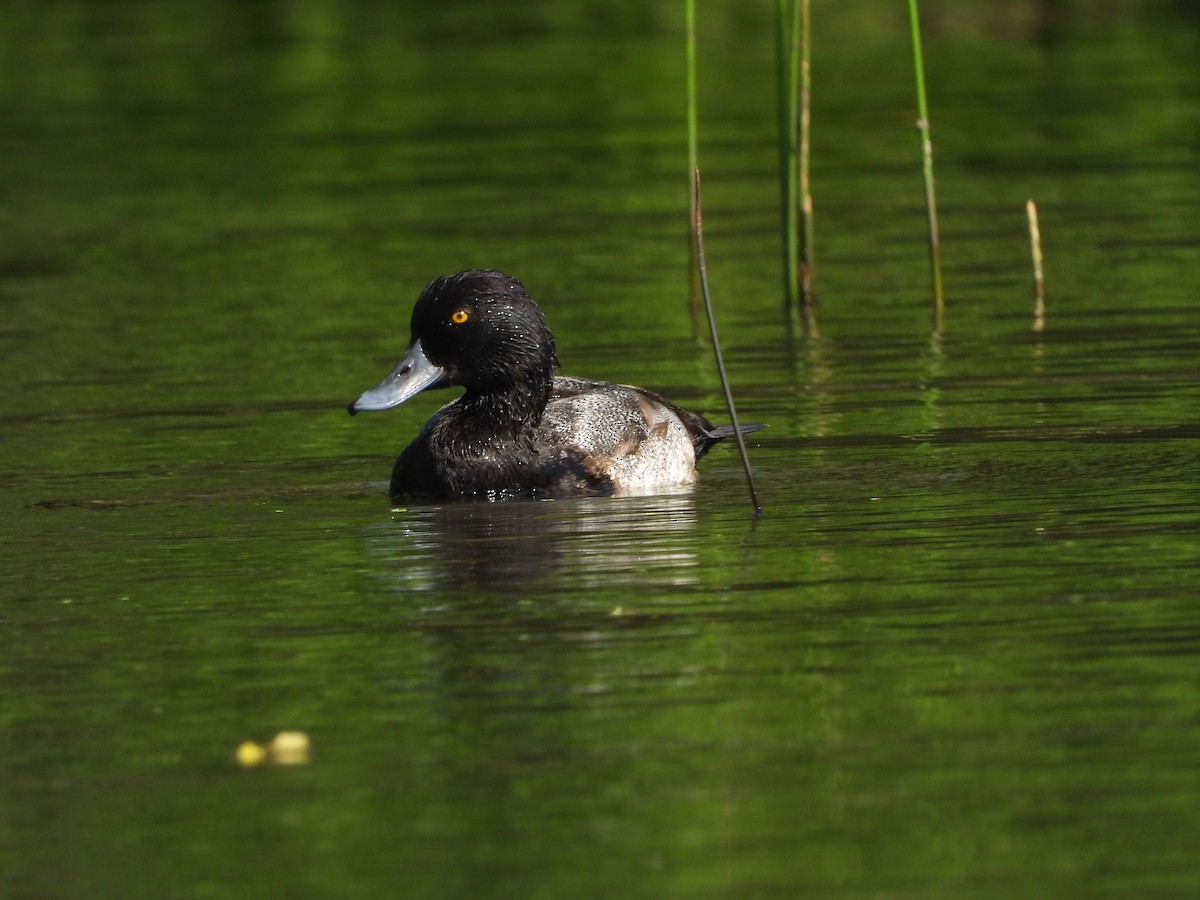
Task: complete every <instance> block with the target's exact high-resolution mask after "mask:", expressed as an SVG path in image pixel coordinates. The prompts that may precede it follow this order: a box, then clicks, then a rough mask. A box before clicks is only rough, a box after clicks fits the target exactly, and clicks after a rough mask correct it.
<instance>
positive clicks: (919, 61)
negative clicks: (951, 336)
mask: <svg viewBox="0 0 1200 900" xmlns="http://www.w3.org/2000/svg"><path fill="white" fill-rule="evenodd" d="M908 21H909V25H910V26H911V28H912V48H913V71H914V75H915V77H916V82H917V128H918V129H919V130H920V132H921V158H922V162H923V170H924V174H925V211H926V213H927V215H928V217H929V268H930V272H931V274H932V276H933V316H934V324H935V325H936V327H937V328H938V329H940V328H941V327H942V314H943V311H944V308H945V298H944V294H943V292H942V251H941V241H940V239H939V238H938V221H937V197H936V195H935V193H934V187H933V139H932V138H931V137H930V134H929V107H928V105H927V103H926V101H925V60H924V58H923V57H922V55H921V24H920V17H919V15H918V13H917V0H908Z"/></svg>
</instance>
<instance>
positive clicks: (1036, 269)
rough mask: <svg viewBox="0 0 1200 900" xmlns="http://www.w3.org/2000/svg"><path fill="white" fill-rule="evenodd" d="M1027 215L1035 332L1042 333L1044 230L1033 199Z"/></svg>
mask: <svg viewBox="0 0 1200 900" xmlns="http://www.w3.org/2000/svg"><path fill="white" fill-rule="evenodd" d="M1025 215H1026V217H1027V218H1028V219H1029V249H1030V252H1031V254H1032V256H1033V330H1034V331H1041V330H1042V329H1043V328H1044V327H1045V325H1046V278H1045V274H1044V273H1043V271H1042V230H1041V228H1040V227H1039V226H1038V211H1037V204H1036V203H1034V202H1033V198H1030V199H1029V200H1027V201H1026V203H1025Z"/></svg>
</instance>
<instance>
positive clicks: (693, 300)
mask: <svg viewBox="0 0 1200 900" xmlns="http://www.w3.org/2000/svg"><path fill="white" fill-rule="evenodd" d="M683 10H684V30H685V33H686V38H685V40H684V48H685V56H686V60H687V62H686V67H687V72H686V77H685V81H686V84H687V143H688V175H689V178H688V180H689V181H691V177H690V176H691V173H693V172H695V171H696V170H697V169H698V168H699V167H700V138H699V113H698V110H697V107H698V100H697V90H696V0H684V5H683ZM688 187H689V190H688V197H689V198H690V202H689V205H690V209H689V215H690V220H689V221H690V222H695V221H696V193H695V191H693V190H691V185H689V186H688ZM688 232H689V234H688V309H689V310H690V312H691V318H692V336H693V337H694V338H695V340H696V341H697V343H699V341H700V281H699V275H698V273H699V270H700V267H699V264H698V262H697V260H696V241H695V236H694V233H693V230H692V228H690V227H689V229H688Z"/></svg>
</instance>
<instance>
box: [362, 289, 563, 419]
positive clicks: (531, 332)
mask: <svg viewBox="0 0 1200 900" xmlns="http://www.w3.org/2000/svg"><path fill="white" fill-rule="evenodd" d="M556 365H558V360H557V358H556V357H555V354H554V336H553V335H552V334H551V333H550V329H549V328H547V327H546V321H545V319H544V318H543V317H542V311H541V310H540V309H539V308H538V306H537V304H536V303H534V302H533V300H531V299H530V297H529V295H528V294H527V293H525V288H524V287H523V286H522V285H521V282H519V281H517V280H516V279H515V278H513V277H511V276H509V275H505V274H504V273H503V272H496V271H490V270H488V271H484V270H476V269H472V270H469V271H466V272H459V273H458V274H457V275H447V276H445V277H444V278H435V279H434V280H433V281H431V282H430V283H429V284H428V286H426V288H425V290H423V291H422V292H421V296H420V297H418V298H417V304H416V306H414V307H413V313H412V340H411V341H410V342H409V345H408V350H407V352H406V353H405V354H404V358H403V359H402V360H400V362H399V363H398V364H397V365H396V368H395V369H393V370H392V372H391V374H390V375H388V376H387V377H386V378H384V379H383V381H381V382H379V384H378V385H376V386H375V387H373V388H372V389H371V390H369V391H367V392H366V393H364V394H362V395H361V396H359V398H358V399H357V400H355V401H354V402H353V403H351V404H350V406H349V411H350V414H351V415H354V413H356V412H358V411H360V410H379V409H390V408H391V407H393V406H398V405H399V404H401V403H403V402H404V401H405V400H408V399H409V398H410V397H412V396H414V395H415V394H417V393H419V392H420V391H423V390H426V389H427V388H435V387H450V386H453V385H461V386H462V387H464V388H466V394H467V396H468V397H470V396H486V395H489V394H501V395H502V394H514V393H517V394H528V395H530V396H531V397H535V398H536V397H540V402H541V405H542V406H544V405H545V397H546V396H548V393H549V390H550V382H551V379H552V376H553V373H554V367H555V366H556ZM540 412H541V408H540V407H539V408H538V410H537V413H538V414H539V415H540Z"/></svg>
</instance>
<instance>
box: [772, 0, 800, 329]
mask: <svg viewBox="0 0 1200 900" xmlns="http://www.w3.org/2000/svg"><path fill="white" fill-rule="evenodd" d="M796 21H797V16H796V0H776V3H775V95H776V97H775V99H776V112H777V115H778V140H779V206H780V216H781V221H780V233H781V237H782V240H783V302H784V307H785V309H786V311H787V313H788V315H789V317H795V315H796V309H797V307H798V304H799V301H800V250H799V248H800V231H799V229H800V223H799V217H798V215H797V212H798V207H797V202H796V195H797V187H798V186H797V165H796V161H797V152H798V151H797V146H796V135H797V129H796V122H797V112H796V100H795V97H796V91H795V88H794V85H795V84H796V83H797V77H798V76H797V74H796V73H797V72H798V65H799V63H798V54H797V53H796V52H795V51H794V43H793V41H792V40H791V39H790V38H791V36H792V35H793V34H794V33H795V29H796V28H797V27H798V26H797V25H796Z"/></svg>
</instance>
